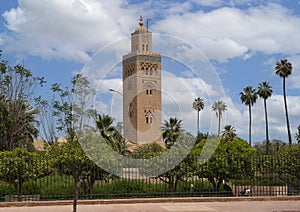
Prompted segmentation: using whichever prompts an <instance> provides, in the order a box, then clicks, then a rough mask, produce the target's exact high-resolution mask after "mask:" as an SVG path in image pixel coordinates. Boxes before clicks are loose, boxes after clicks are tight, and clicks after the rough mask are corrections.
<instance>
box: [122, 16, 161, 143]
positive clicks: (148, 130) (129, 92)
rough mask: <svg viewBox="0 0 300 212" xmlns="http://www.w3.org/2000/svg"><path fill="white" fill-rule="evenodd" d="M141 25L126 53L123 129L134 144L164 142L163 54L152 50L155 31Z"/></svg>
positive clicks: (132, 35)
mask: <svg viewBox="0 0 300 212" xmlns="http://www.w3.org/2000/svg"><path fill="white" fill-rule="evenodd" d="M139 25H140V27H138V28H137V29H136V30H135V31H134V32H133V33H132V34H131V52H130V53H128V54H126V55H124V56H123V60H122V65H123V130H124V131H123V133H124V137H125V138H126V139H128V140H129V141H131V142H132V143H135V144H148V143H153V142H161V141H162V137H161V122H162V95H161V55H160V54H157V53H153V52H152V33H151V32H150V31H148V27H147V28H145V27H143V25H144V24H143V18H142V17H140V22H139Z"/></svg>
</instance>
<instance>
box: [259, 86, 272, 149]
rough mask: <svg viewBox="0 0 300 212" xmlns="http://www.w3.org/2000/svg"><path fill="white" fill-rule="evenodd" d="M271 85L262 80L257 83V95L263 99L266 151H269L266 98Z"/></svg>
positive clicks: (269, 94)
mask: <svg viewBox="0 0 300 212" xmlns="http://www.w3.org/2000/svg"><path fill="white" fill-rule="evenodd" d="M272 92H273V91H272V86H270V84H269V83H268V82H262V83H259V84H258V91H257V93H258V95H259V97H260V98H262V99H264V108H265V120H266V152H267V154H269V153H270V151H269V146H270V140H269V129H268V112H267V99H268V98H269V97H271V96H272Z"/></svg>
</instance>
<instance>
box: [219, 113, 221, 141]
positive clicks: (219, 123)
mask: <svg viewBox="0 0 300 212" xmlns="http://www.w3.org/2000/svg"><path fill="white" fill-rule="evenodd" d="M218 118H219V125H218V137H219V136H220V129H221V115H220V112H219V115H218Z"/></svg>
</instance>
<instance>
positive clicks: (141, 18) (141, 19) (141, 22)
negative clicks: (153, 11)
mask: <svg viewBox="0 0 300 212" xmlns="http://www.w3.org/2000/svg"><path fill="white" fill-rule="evenodd" d="M139 25H140V27H143V25H144V23H143V17H142V16H140V22H139Z"/></svg>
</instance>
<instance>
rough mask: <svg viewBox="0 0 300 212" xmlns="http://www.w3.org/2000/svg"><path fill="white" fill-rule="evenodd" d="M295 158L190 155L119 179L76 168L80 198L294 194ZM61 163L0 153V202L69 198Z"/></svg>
mask: <svg viewBox="0 0 300 212" xmlns="http://www.w3.org/2000/svg"><path fill="white" fill-rule="evenodd" d="M297 161H299V158H295V157H285V158H280V157H276V156H259V157H253V156H247V155H245V156H232V155H218V156H213V157H211V158H210V159H209V160H205V161H204V160H203V159H200V158H199V157H195V156H193V157H192V156H190V157H187V158H186V159H185V160H184V161H182V162H181V164H179V165H178V166H176V167H175V168H174V169H172V170H170V171H169V172H167V173H165V174H163V175H161V176H158V177H147V174H146V172H145V171H144V170H143V169H142V170H141V169H140V168H135V167H130V166H128V167H124V168H122V170H121V171H122V175H123V178H122V177H117V176H113V175H111V174H109V173H106V172H105V171H104V170H102V169H101V168H99V167H96V166H95V167H94V168H92V169H91V170H88V171H84V172H82V173H81V177H80V179H81V183H80V188H79V199H105V198H109V199H111V198H140V197H143V198H151V197H189V196H194V197H196V196H197V197H202V196H203V197H210V196H287V195H299V194H300V171H299V168H300V167H299V162H298V163H297ZM129 164H130V163H129ZM147 166H149V164H146V162H145V169H147ZM63 167H64V166H63V165H61V166H60V164H57V163H55V164H54V163H52V162H51V159H46V158H43V157H38V158H15V157H14V158H8V157H5V158H4V157H3V158H0V172H1V173H0V201H17V200H18V201H24V200H25V201H33V200H66V199H72V198H73V186H74V184H73V177H72V172H71V171H68V170H63Z"/></svg>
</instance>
